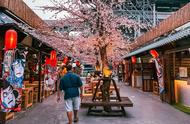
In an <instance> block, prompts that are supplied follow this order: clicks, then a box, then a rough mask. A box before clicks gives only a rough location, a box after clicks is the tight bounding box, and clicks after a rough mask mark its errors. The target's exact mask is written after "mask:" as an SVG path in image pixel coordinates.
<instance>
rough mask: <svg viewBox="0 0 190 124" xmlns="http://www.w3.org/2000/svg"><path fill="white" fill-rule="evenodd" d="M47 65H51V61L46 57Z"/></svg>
mask: <svg viewBox="0 0 190 124" xmlns="http://www.w3.org/2000/svg"><path fill="white" fill-rule="evenodd" d="M45 64H46V65H50V64H51V60H50V59H49V58H48V57H46V59H45Z"/></svg>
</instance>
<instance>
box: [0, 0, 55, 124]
mask: <svg viewBox="0 0 190 124" xmlns="http://www.w3.org/2000/svg"><path fill="white" fill-rule="evenodd" d="M15 2H17V3H18V4H17V5H21V6H22V7H23V6H24V10H23V11H22V12H21V11H19V10H18V9H15V8H14V7H16V6H15V5H12V4H14V2H13V1H11V0H10V2H9V4H6V2H2V1H0V29H1V30H0V62H1V65H0V77H1V79H0V80H1V81H0V91H1V92H0V93H1V95H0V106H1V107H0V111H1V112H0V123H2V124H3V123H5V121H6V120H8V119H11V118H13V117H14V115H15V112H20V111H22V110H26V109H28V108H29V107H31V106H32V105H33V104H34V103H36V102H42V100H43V99H44V98H47V97H48V96H49V95H50V94H52V93H53V91H52V90H47V89H46V88H45V82H44V81H45V78H44V75H45V73H43V72H45V71H44V66H43V65H44V63H45V57H50V52H51V51H52V50H53V48H52V47H50V46H49V45H47V44H46V43H44V41H43V42H42V41H41V40H39V39H38V38H36V37H35V36H33V34H30V32H26V31H25V30H24V29H23V28H21V27H20V25H25V26H27V27H28V29H30V28H31V29H33V28H32V27H30V26H33V27H36V28H37V25H39V24H38V23H41V22H42V21H39V20H40V19H39V17H37V16H36V15H34V13H33V12H32V11H31V10H30V9H29V8H28V7H27V6H26V5H25V4H24V3H23V2H21V1H15ZM9 9H10V10H9ZM25 10H27V11H25ZM13 11H14V13H13ZM25 13H27V16H24V15H25ZM28 16H30V17H28ZM31 17H33V19H31V20H30V19H29V18H31ZM34 20H35V21H36V22H35V21H34ZM35 23H36V24H37V25H35ZM7 41H8V42H7ZM13 44H14V45H13ZM7 88H9V89H11V93H9V95H8V96H7V98H11V99H12V100H11V104H9V102H7V100H6V96H5V95H3V94H7V92H8V90H7ZM11 94H12V96H11Z"/></svg>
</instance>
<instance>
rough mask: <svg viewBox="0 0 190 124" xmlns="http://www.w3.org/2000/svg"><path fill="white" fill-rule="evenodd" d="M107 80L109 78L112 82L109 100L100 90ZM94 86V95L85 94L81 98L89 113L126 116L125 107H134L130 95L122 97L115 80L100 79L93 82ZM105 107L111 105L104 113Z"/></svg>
mask: <svg viewBox="0 0 190 124" xmlns="http://www.w3.org/2000/svg"><path fill="white" fill-rule="evenodd" d="M105 80H109V82H110V87H109V96H108V99H109V100H108V101H105V100H104V96H103V92H102V90H100V89H101V87H103V85H104V84H105V83H106V81H105ZM92 86H93V87H92V89H93V90H92V95H91V96H86V95H84V96H83V98H82V100H81V101H82V102H81V106H82V107H87V108H88V112H87V115H104V116H121V115H123V116H125V115H126V112H125V109H124V107H133V103H132V101H131V100H130V99H129V98H128V97H120V91H119V88H118V87H117V84H116V82H115V80H113V79H104V78H103V79H99V80H98V81H95V82H92ZM97 107H102V108H97ZM105 107H110V110H109V111H108V112H106V113H107V114H106V113H104V110H105V109H104V108H105ZM113 107H117V109H113Z"/></svg>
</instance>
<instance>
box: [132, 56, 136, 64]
mask: <svg viewBox="0 0 190 124" xmlns="http://www.w3.org/2000/svg"><path fill="white" fill-rule="evenodd" d="M131 61H132V63H133V64H135V63H137V58H136V56H132V57H131Z"/></svg>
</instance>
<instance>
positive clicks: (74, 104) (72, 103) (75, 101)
mask: <svg viewBox="0 0 190 124" xmlns="http://www.w3.org/2000/svg"><path fill="white" fill-rule="evenodd" d="M79 108H80V97H74V98H70V99H66V100H65V109H66V111H67V112H71V111H73V110H79Z"/></svg>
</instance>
